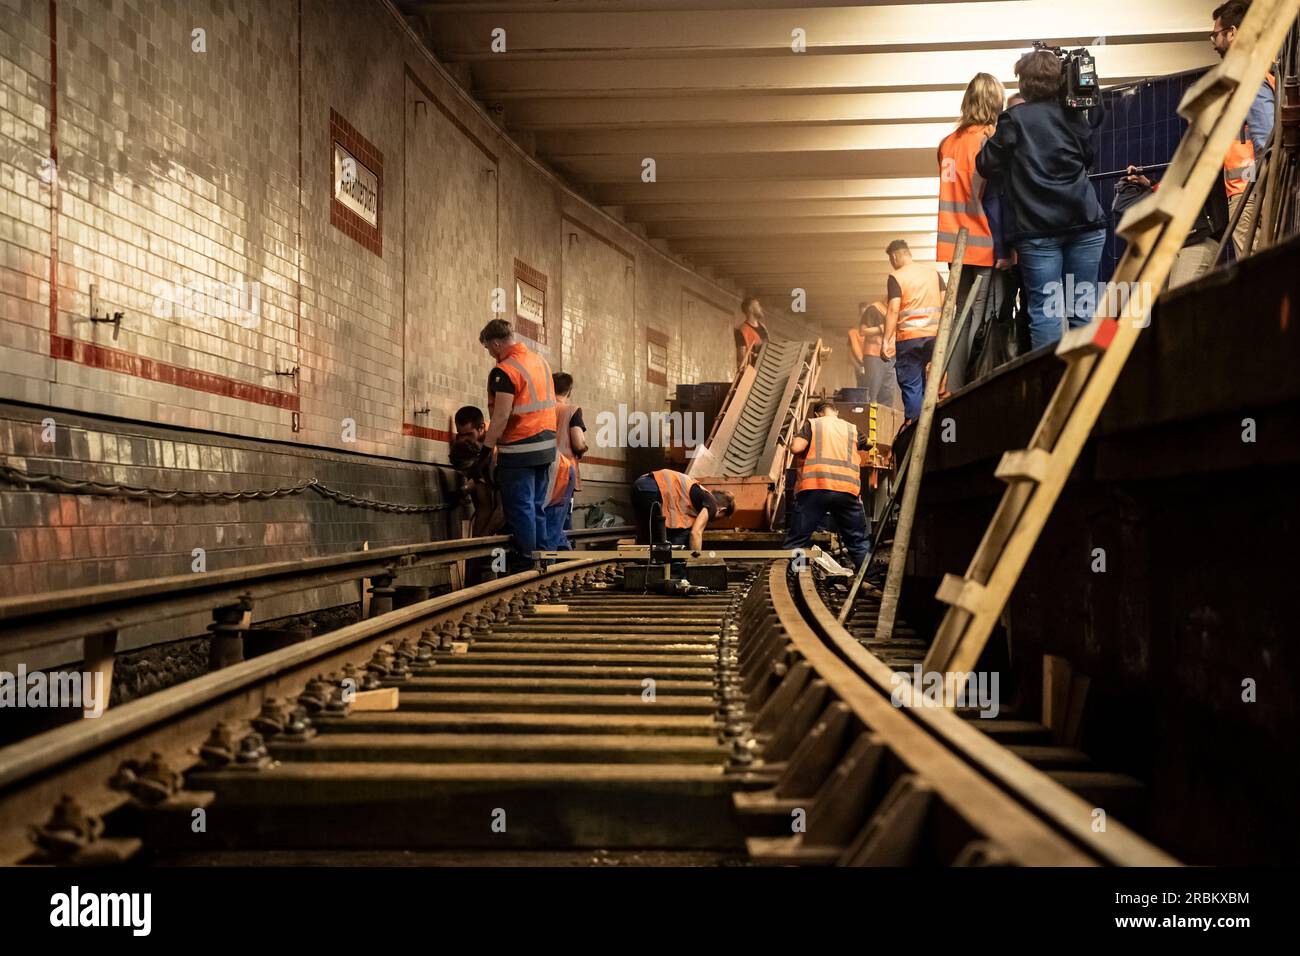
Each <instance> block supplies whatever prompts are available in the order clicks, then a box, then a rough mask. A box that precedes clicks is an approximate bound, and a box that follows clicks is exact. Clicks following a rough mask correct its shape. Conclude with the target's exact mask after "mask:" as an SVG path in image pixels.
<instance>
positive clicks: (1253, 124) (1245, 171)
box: [1210, 0, 1277, 259]
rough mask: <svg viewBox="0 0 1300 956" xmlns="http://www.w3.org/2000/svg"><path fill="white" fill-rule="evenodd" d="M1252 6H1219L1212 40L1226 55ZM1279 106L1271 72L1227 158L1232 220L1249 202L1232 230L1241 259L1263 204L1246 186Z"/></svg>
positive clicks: (1240, 1) (1238, 1)
mask: <svg viewBox="0 0 1300 956" xmlns="http://www.w3.org/2000/svg"><path fill="white" fill-rule="evenodd" d="M1249 9H1250V0H1228V2H1227V3H1224V4H1220V5H1219V6H1218V7H1216V8H1215V10H1214V13H1213V14H1212V15H1213V17H1214V32H1213V33H1211V34H1210V42H1211V43H1212V44H1214V52H1216V53H1218V54H1219V57H1220V58H1222V57H1224V56H1226V55H1227V53H1228V50H1229V49H1230V48H1231V47H1232V44H1233V41H1235V40H1236V39H1237V31H1238V29H1240V27H1241V21H1242V20H1243V19H1244V18H1245V16H1246V11H1247V10H1249ZM1276 107H1277V78H1276V77H1275V76H1273V74H1272V73H1269V74H1268V75H1267V76H1265V77H1264V82H1263V83H1261V84H1260V85H1259V90H1258V91H1257V92H1256V93H1255V99H1254V101H1253V102H1252V103H1251V104H1250V110H1249V111H1248V112H1247V113H1246V122H1245V123H1243V124H1242V127H1241V131H1240V133H1239V134H1238V136H1237V138H1236V139H1235V140H1234V141H1233V143H1232V145H1231V146H1229V147H1228V154H1227V155H1226V156H1224V158H1223V184H1224V187H1225V188H1226V189H1227V191H1228V221H1229V222H1231V221H1232V217H1233V216H1236V215H1237V209H1238V207H1240V206H1241V205H1242V203H1243V202H1244V203H1245V208H1244V209H1242V211H1241V217H1240V218H1239V219H1238V220H1237V225H1236V227H1235V228H1234V229H1233V230H1232V246H1233V249H1234V251H1235V252H1236V254H1237V258H1238V259H1240V258H1241V257H1242V256H1244V255H1245V254H1246V248H1247V245H1248V244H1249V239H1250V237H1251V235H1252V234H1253V233H1254V231H1255V210H1256V208H1257V207H1258V204H1259V190H1258V189H1252V190H1251V191H1250V198H1249V199H1246V198H1244V197H1245V195H1246V186H1247V184H1249V183H1250V181H1251V180H1252V179H1254V178H1255V175H1256V169H1257V167H1256V165H1255V162H1256V160H1257V159H1258V158H1259V157H1262V156H1263V155H1264V149H1265V148H1266V146H1267V145H1268V139H1269V134H1270V133H1271V132H1272V131H1273V121H1274V115H1275V111H1276Z"/></svg>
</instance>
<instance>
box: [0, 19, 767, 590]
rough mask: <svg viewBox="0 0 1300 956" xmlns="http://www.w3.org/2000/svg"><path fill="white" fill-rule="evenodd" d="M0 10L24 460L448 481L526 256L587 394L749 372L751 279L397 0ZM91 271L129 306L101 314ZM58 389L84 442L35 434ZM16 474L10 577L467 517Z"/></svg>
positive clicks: (2, 191)
mask: <svg viewBox="0 0 1300 956" xmlns="http://www.w3.org/2000/svg"><path fill="white" fill-rule="evenodd" d="M0 8H3V9H4V11H5V15H4V17H3V18H0V241H2V242H3V247H2V248H3V253H2V255H0V402H4V401H7V402H16V403H26V405H28V406H31V408H22V407H18V406H5V407H3V408H0V435H2V436H4V437H5V439H6V444H5V446H4V447H3V448H0V452H4V453H6V454H14V455H15V460H14V463H15V464H20V466H21V467H30V468H31V469H33V470H47V471H67V472H68V473H70V474H81V473H85V474H87V475H100V476H109V475H111V476H112V480H131V481H133V482H135V483H148V484H157V485H160V486H180V487H189V486H190V485H191V483H194V482H200V483H201V484H202V485H203V486H206V487H214V488H215V487H227V486H243V485H264V484H274V483H276V482H277V481H278V480H280V479H284V478H288V477H291V476H296V477H299V478H301V477H306V476H309V475H311V474H318V476H319V477H321V479H322V480H327V478H326V476H327V475H330V476H332V480H333V483H335V484H337V485H339V486H340V487H343V488H344V489H345V490H350V491H359V490H365V489H368V490H366V491H365V493H367V494H370V495H371V496H372V497H380V498H386V499H388V500H397V501H403V502H415V503H431V502H436V501H438V500H439V492H438V490H437V489H438V487H439V480H440V479H439V478H438V473H437V470H436V469H435V468H433V467H431V466H433V465H434V464H436V463H438V462H441V461H445V457H446V444H445V438H446V433H447V429H448V428H449V424H450V423H449V418H450V415H451V413H452V411H453V410H454V409H455V408H456V407H458V406H459V405H461V404H465V403H469V402H472V403H475V404H481V403H482V402H483V400H484V395H483V388H484V381H485V378H486V373H487V370H488V368H489V365H490V362H489V360H488V358H487V356H486V354H485V353H484V352H483V350H482V349H481V347H480V346H479V345H478V341H477V334H478V330H479V329H480V328H481V327H482V325H483V324H484V323H485V322H486V321H487V320H489V319H490V318H492V317H493V316H494V313H493V312H492V294H493V290H494V289H496V288H503V289H504V291H505V293H506V300H507V305H508V306H509V307H510V308H511V309H513V291H514V284H513V269H514V263H515V260H519V261H521V262H523V263H526V264H527V266H528V267H529V268H531V269H533V270H536V271H537V272H539V273H541V274H543V275H545V276H546V277H547V280H548V282H547V302H546V328H547V334H546V342H545V344H544V345H542V346H540V350H541V351H542V352H543V353H544V354H545V355H546V356H547V358H548V359H549V360H550V361H551V363H552V365H553V366H554V367H555V368H557V369H559V368H564V369H566V370H569V371H571V372H573V373H574V375H575V376H576V377H577V379H578V382H579V395H580V397H581V398H582V400H583V403H584V404H585V405H587V406H588V407H589V409H590V411H589V413H588V418H589V420H591V419H594V418H595V413H596V412H598V411H599V410H601V409H603V408H608V409H611V410H614V409H616V408H617V406H618V404H620V403H627V404H628V405H630V406H632V407H634V408H637V407H639V408H643V409H650V410H658V409H662V408H663V400H664V398H665V397H666V395H667V394H668V393H669V392H670V390H671V387H672V385H673V384H675V383H676V382H677V381H696V380H700V379H704V380H719V379H724V378H726V377H728V376H729V375H730V370H731V366H732V356H733V353H732V345H731V342H732V331H731V324H732V322H733V321H734V319H735V316H734V313H733V312H732V310H733V309H734V308H735V306H736V304H737V302H738V296H737V295H736V294H735V292H734V291H732V290H729V289H728V288H726V287H724V286H721V285H719V284H716V283H714V282H711V281H710V280H708V279H706V278H704V277H702V276H699V275H697V274H695V273H692V272H691V271H689V270H687V269H686V268H684V267H682V266H681V265H679V264H677V263H676V262H674V261H672V260H671V259H669V258H667V257H665V256H664V255H662V254H661V253H660V252H658V251H656V250H654V249H653V248H652V247H651V246H650V245H648V244H647V243H645V242H644V241H642V240H641V239H639V238H638V237H637V236H635V235H634V234H633V233H632V232H630V231H629V230H627V229H624V228H623V227H622V226H620V225H618V224H617V223H615V222H614V221H612V220H610V219H609V218H607V217H606V216H604V215H603V214H602V213H599V212H597V211H596V210H595V209H594V208H593V207H591V206H589V205H587V204H586V203H584V202H583V201H581V200H579V199H577V198H576V197H575V196H574V195H573V194H571V193H569V192H568V191H567V190H566V189H565V188H564V187H563V185H562V184H561V183H559V182H558V181H557V180H555V179H554V178H553V177H552V176H550V175H549V174H548V173H546V172H544V171H543V170H542V169H541V168H540V167H539V166H538V165H536V164H534V163H533V162H531V161H530V160H528V159H527V158H526V157H525V156H524V155H523V154H522V153H521V152H519V151H518V150H517V149H516V148H515V147H514V146H513V145H512V144H511V143H509V142H508V141H507V140H506V139H505V138H504V137H503V135H502V134H501V133H500V131H499V130H498V129H497V127H496V126H495V125H494V124H493V123H492V122H491V121H490V120H489V119H488V118H487V117H486V115H485V114H483V113H482V112H480V111H479V110H478V108H477V107H476V106H475V105H474V104H473V103H472V102H471V101H469V100H468V98H466V97H464V96H463V95H462V94H460V93H459V91H458V90H456V89H455V88H454V87H453V85H452V84H451V83H450V81H449V80H447V79H446V77H445V76H444V74H443V73H442V72H441V71H440V70H439V69H438V68H437V67H436V65H434V64H433V63H432V62H431V61H430V59H429V58H428V56H427V54H426V53H425V52H424V51H423V49H422V48H421V47H420V46H419V45H418V44H417V42H416V41H415V39H414V37H413V35H412V34H411V33H410V32H409V31H408V30H407V29H406V27H405V25H404V24H403V23H402V21H401V19H400V16H399V15H398V14H397V12H396V10H395V9H394V8H393V7H392V6H391V5H390V4H388V3H387V2H384V0H310V2H307V0H304V2H301V3H300V2H297V0H177V2H174V3H171V4H161V5H160V4H157V3H154V2H146V0H115V2H114V3H112V4H109V3H105V2H103V0H0ZM52 27H53V29H52ZM196 30H202V31H204V32H203V34H202V35H201V37H200V35H199V34H196V33H195V32H194V31H196ZM52 33H53V34H55V36H53V37H52ZM200 40H201V41H202V44H203V45H204V46H203V49H200V45H201V44H200ZM52 51H55V53H56V55H57V72H56V70H55V62H54V59H53V58H52ZM332 112H334V113H336V114H337V115H338V116H339V117H341V118H342V119H343V120H344V121H346V122H347V123H348V124H350V126H351V127H353V128H354V129H355V131H356V133H357V134H358V135H359V136H360V137H362V138H364V140H365V141H366V143H367V144H368V146H369V148H371V149H372V150H373V155H374V156H375V157H376V160H377V161H378V160H382V197H381V214H380V232H379V235H378V237H377V241H376V242H375V243H374V244H373V246H372V247H368V246H366V245H363V244H362V243H361V242H358V241H357V239H356V238H354V237H353V236H352V235H349V234H348V233H346V232H344V231H343V230H341V229H340V228H338V226H337V225H335V224H333V223H332V222H331V199H332V189H333V157H332V150H331V143H330V140H331V134H330V129H331V127H330V118H331V113H332ZM52 130H53V131H54V135H53V137H52V136H51V131H52ZM376 164H377V165H378V162H376ZM52 209H57V210H58V213H57V216H53V217H52V215H51V210H52ZM570 233H574V234H576V235H577V236H578V237H579V238H578V239H577V240H570V239H569V238H568V237H569V234H570ZM52 272H53V273H54V274H55V275H56V277H57V281H56V282H55V284H54V286H53V289H52V288H51V281H50V279H51V274H52ZM214 283H222V284H225V287H226V289H227V292H228V293H233V292H234V291H236V290H239V289H240V288H241V285H240V284H242V289H243V290H244V292H245V296H244V298H243V300H242V301H241V303H240V304H241V305H242V306H244V308H242V309H234V310H230V309H225V310H224V311H223V309H221V308H217V307H215V306H214V305H213V303H212V302H211V301H210V300H207V299H205V298H204V297H203V296H204V294H206V293H209V292H215V291H217V288H218V287H217V286H215V285H212V284H214ZM92 288H93V290H94V302H93V308H94V312H95V314H96V315H99V316H104V315H106V314H111V313H113V312H118V311H120V312H122V313H123V318H122V321H121V324H120V327H115V326H114V325H112V324H107V323H93V322H91V321H90V316H91V310H92V301H91V291H92ZM254 288H256V290H257V296H256V298H254V296H253V293H252V290H253V289H254ZM195 293H198V295H195ZM254 302H256V308H254V307H253V305H254ZM779 325H780V323H779V320H778V321H776V322H774V327H779ZM647 327H651V328H655V329H657V330H659V331H661V332H664V333H666V334H667V335H669V336H670V338H671V340H672V345H671V348H670V361H669V376H668V378H669V383H668V386H667V387H665V386H660V385H653V384H650V383H648V382H647V381H646V375H645V367H646V344H645V329H646V328H647ZM295 370H296V374H294V373H295ZM45 410H49V411H50V413H51V414H53V416H54V417H55V418H56V419H57V420H58V422H59V424H60V426H61V427H60V434H61V435H65V436H67V441H66V442H64V443H63V444H56V445H55V446H54V449H53V450H50V449H49V448H45V447H41V448H33V449H31V450H27V445H26V444H25V443H26V442H27V441H28V439H29V438H30V437H31V436H30V432H31V429H32V428H33V425H32V422H33V421H38V420H39V419H40V418H41V417H43V412H44V411H45ZM71 422H76V423H77V424H71V425H70V424H68V423H71ZM350 423H354V425H355V434H354V436H353V434H352V426H351V425H350ZM65 425H67V426H68V427H67V428H66V429H65V428H63V427H62V426H65ZM5 429H8V430H7V431H6V430H5ZM181 430H184V431H181ZM20 436H25V437H20ZM195 436H199V437H195ZM349 438H354V440H349ZM60 441H61V442H63V439H60ZM18 442H23V443H24V444H22V445H21V447H20V448H17V449H16V447H15V445H14V444H11V443H18ZM177 443H179V444H177ZM173 445H175V446H176V447H177V448H180V447H185V448H187V449H190V448H195V449H198V451H197V452H196V453H195V454H196V455H197V457H195V455H194V454H186V455H183V456H182V455H179V454H178V453H177V452H173V454H172V455H171V456H170V457H169V456H168V455H167V453H166V450H167V449H168V448H169V447H171V446H173ZM598 457H600V458H603V459H605V462H604V463H603V464H602V463H593V464H592V465H591V466H590V467H589V468H588V469H586V470H585V471H584V482H585V485H586V489H585V491H584V494H585V495H587V497H589V498H591V499H593V500H595V499H599V498H600V497H603V496H605V495H607V494H609V493H610V492H611V490H612V489H613V487H614V483H616V482H621V481H622V480H624V477H625V476H624V474H623V469H622V468H621V467H620V465H619V462H620V460H621V457H622V456H621V455H620V454H619V453H618V452H617V450H615V451H614V452H609V453H605V454H603V455H599V456H598ZM343 463H346V465H345V464H343ZM0 494H2V495H3V499H2V500H0V504H2V505H3V515H2V516H0V529H3V533H2V534H0V589H3V592H4V593H11V592H12V590H26V589H28V588H33V589H41V588H45V587H60V586H74V585H93V584H100V583H111V582H112V581H117V580H122V579H124V578H128V577H143V576H150V575H154V574H159V573H165V572H167V571H168V569H172V568H173V565H176V566H177V567H180V568H181V569H182V570H183V569H184V567H185V566H186V565H187V561H186V558H187V556H188V554H189V551H190V548H191V546H192V545H193V541H194V540H198V539H199V538H202V540H203V541H205V542H207V544H210V545H212V558H211V559H210V560H211V561H212V562H213V564H210V566H228V564H227V563H223V562H229V561H233V560H241V561H242V560H269V559H272V558H274V557H275V556H277V555H281V554H283V555H291V554H305V553H320V552H323V551H331V550H341V549H343V548H348V547H354V546H356V544H357V543H359V541H360V540H364V539H367V538H368V539H369V540H371V541H372V542H376V541H381V540H382V541H396V540H403V539H404V540H411V539H415V538H425V537H428V536H429V535H441V534H443V533H445V529H443V528H441V527H439V526H437V521H436V520H434V521H430V520H429V519H423V520H421V519H400V520H398V519H394V518H393V517H392V516H390V515H383V514H380V513H373V514H365V515H359V514H358V513H356V512H355V509H342V510H341V511H340V510H339V509H338V506H333V505H327V504H325V503H324V502H322V501H319V500H316V501H311V502H310V504H308V499H305V498H303V497H301V496H299V497H298V498H294V499H290V500H281V501H275V502H247V503H243V504H240V505H232V506H226V505H212V506H209V505H199V506H194V507H189V506H184V507H180V506H162V505H160V506H147V505H143V504H134V503H126V502H111V501H108V500H106V499H94V500H90V499H83V498H73V497H71V496H61V495H54V494H47V493H42V492H36V491H30V490H22V489H19V488H16V487H14V486H10V485H0ZM331 509H334V510H331ZM343 512H347V513H346V514H345V513H343ZM74 516H75V521H74ZM94 529H100V531H96V530H94ZM110 529H111V531H112V534H109V533H108V531H109V530H110ZM340 529H345V530H340ZM101 531H102V532H103V533H102V534H101ZM51 532H53V533H51ZM196 536H197V537H196ZM137 539H138V540H137ZM222 552H225V553H226V554H225V557H220V556H219V555H220V554H221V553H222ZM128 556H129V557H128ZM38 566H39V567H40V568H42V569H44V570H39V571H38V570H37V568H38Z"/></svg>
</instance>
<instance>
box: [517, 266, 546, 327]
mask: <svg viewBox="0 0 1300 956" xmlns="http://www.w3.org/2000/svg"><path fill="white" fill-rule="evenodd" d="M514 325H515V330H516V331H517V332H519V334H520V335H523V336H524V337H526V338H530V339H532V340H533V341H534V342H537V343H538V344H540V345H545V344H546V275H545V274H544V273H542V272H539V271H537V270H536V269H534V268H533V267H532V266H530V265H528V264H527V263H525V262H521V261H519V260H518V259H516V260H515V322H514Z"/></svg>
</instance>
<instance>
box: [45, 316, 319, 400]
mask: <svg viewBox="0 0 1300 956" xmlns="http://www.w3.org/2000/svg"><path fill="white" fill-rule="evenodd" d="M50 355H51V356H52V357H54V358H56V359H64V360H65V361H69V362H78V363H80V364H81V365H89V366H90V367H91V368H102V369H106V370H107V371H110V372H120V373H121V374H123V375H134V376H135V377H136V378H144V379H148V380H149V381H151V382H161V383H163V384H164V385H179V386H180V387H182V388H192V389H194V390H195V391H197V392H209V393H211V394H213V395H221V396H224V397H225V398H235V399H239V400H240V401H242V402H253V403H254V404H257V405H270V406H272V407H274V408H283V409H286V410H287V411H291V412H296V411H299V410H300V406H299V399H298V396H297V395H295V394H293V393H292V392H282V391H278V390H277V389H272V388H263V387H262V386H261V385H251V384H249V383H248V382H239V381H236V380H235V379H233V378H227V377H226V376H224V375H213V374H211V373H209V372H198V371H195V370H194V369H191V368H181V367H180V366H178V365H168V364H167V363H166V362H158V361H155V360H154V359H150V358H143V357H141V356H139V355H132V354H131V353H130V352H123V351H121V350H120V349H110V348H106V347H105V346H103V345H95V344H94V343H93V342H82V341H79V340H77V339H70V338H68V337H67V336H65V335H53V334H52V335H51V336H50Z"/></svg>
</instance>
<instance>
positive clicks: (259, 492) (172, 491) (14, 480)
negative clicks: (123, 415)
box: [0, 465, 456, 514]
mask: <svg viewBox="0 0 1300 956" xmlns="http://www.w3.org/2000/svg"><path fill="white" fill-rule="evenodd" d="M0 479H3V480H4V481H7V482H9V483H10V484H13V485H27V486H36V487H40V488H48V489H50V490H51V491H54V492H55V493H57V494H73V495H105V496H109V497H119V498H157V499H158V500H160V501H171V500H174V499H178V498H179V499H182V500H186V501H237V500H240V499H255V500H260V501H265V500H267V499H270V498H283V497H287V496H289V495H297V494H301V493H302V492H304V491H306V490H307V489H308V488H310V489H311V490H312V491H315V492H317V493H318V494H320V495H322V496H323V497H325V498H330V499H332V500H333V501H337V502H338V503H339V504H344V505H351V506H353V507H357V508H370V509H372V510H374V511H386V512H390V513H393V514H425V513H429V512H435V511H451V510H453V509H454V508H455V507H456V505H451V504H441V505H400V504H395V503H393V502H391V501H377V500H375V499H374V498H362V497H360V496H358V495H350V494H348V493H347V492H345V491H339V490H337V489H335V488H331V487H329V486H328V485H323V484H321V483H320V481H319V480H318V479H316V478H306V479H304V480H302V481H300V482H298V483H297V484H296V485H290V486H288V487H284V488H251V489H248V490H246V491H184V490H182V489H180V488H151V487H148V486H142V485H127V484H122V483H114V482H103V481H89V480H76V479H72V478H64V477H62V476H61V475H45V474H31V473H29V472H26V471H24V470H23V469H21V468H15V467H13V466H12V465H0Z"/></svg>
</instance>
